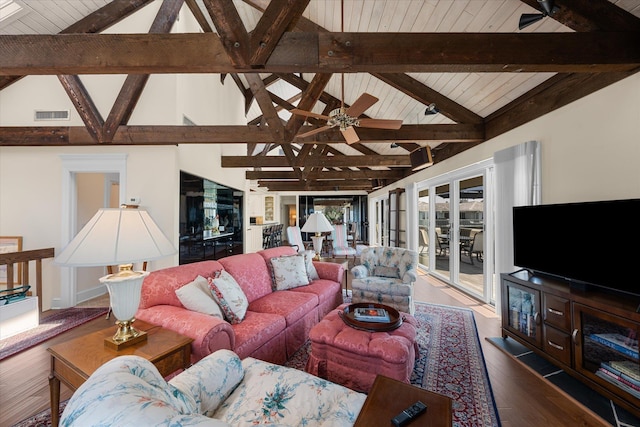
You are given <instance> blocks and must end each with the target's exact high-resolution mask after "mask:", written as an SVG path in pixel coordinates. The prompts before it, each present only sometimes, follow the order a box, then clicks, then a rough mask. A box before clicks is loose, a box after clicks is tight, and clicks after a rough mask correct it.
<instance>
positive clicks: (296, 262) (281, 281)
mask: <svg viewBox="0 0 640 427" xmlns="http://www.w3.org/2000/svg"><path fill="white" fill-rule="evenodd" d="M271 266H272V267H273V277H274V280H275V284H276V290H279V291H282V290H285V289H292V288H297V287H298V286H304V285H308V284H309V276H308V275H307V267H306V264H305V260H304V256H301V255H291V256H281V257H275V258H271Z"/></svg>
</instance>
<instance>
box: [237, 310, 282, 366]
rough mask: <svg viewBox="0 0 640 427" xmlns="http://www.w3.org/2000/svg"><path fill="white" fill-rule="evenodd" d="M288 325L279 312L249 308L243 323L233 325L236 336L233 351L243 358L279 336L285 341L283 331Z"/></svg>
mask: <svg viewBox="0 0 640 427" xmlns="http://www.w3.org/2000/svg"><path fill="white" fill-rule="evenodd" d="M286 327H287V322H286V320H285V319H284V317H283V316H281V315H279V314H272V313H257V312H255V311H250V310H249V311H247V315H246V317H245V318H244V320H243V321H242V322H241V323H238V324H235V325H233V326H232V328H233V332H234V333H235V336H236V343H235V346H234V348H233V351H234V352H236V353H237V354H238V356H240V358H241V359H242V358H244V357H247V356H249V355H251V354H253V353H254V352H255V351H256V350H258V349H259V348H260V347H262V346H263V345H264V344H265V343H267V342H269V341H270V340H272V339H274V338H276V337H277V336H282V338H283V343H284V334H283V331H284V330H285V329H286ZM283 350H284V349H283Z"/></svg>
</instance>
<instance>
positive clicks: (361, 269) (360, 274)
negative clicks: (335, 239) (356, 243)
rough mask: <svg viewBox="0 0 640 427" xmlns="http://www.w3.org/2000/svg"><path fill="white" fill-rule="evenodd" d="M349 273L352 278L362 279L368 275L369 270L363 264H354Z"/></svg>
mask: <svg viewBox="0 0 640 427" xmlns="http://www.w3.org/2000/svg"><path fill="white" fill-rule="evenodd" d="M351 274H353V278H354V279H364V278H365V277H367V276H368V275H369V270H367V267H365V266H364V265H362V264H361V265H356V266H355V267H353V268H352V269H351Z"/></svg>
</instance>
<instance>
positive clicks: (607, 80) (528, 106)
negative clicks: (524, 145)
mask: <svg viewBox="0 0 640 427" xmlns="http://www.w3.org/2000/svg"><path fill="white" fill-rule="evenodd" d="M637 71H640V69H639V70H637ZM637 71H636V72H637ZM632 74H634V72H629V73H603V74H575V73H572V74H558V75H556V76H553V77H551V78H550V79H548V80H547V81H545V82H543V83H542V84H541V85H539V86H537V87H536V88H534V89H532V90H530V91H529V92H527V93H525V94H524V95H522V96H520V97H519V98H517V99H515V100H514V101H512V102H510V103H509V104H507V105H506V106H504V107H503V108H501V109H499V110H497V111H495V112H494V113H492V114H490V115H489V116H487V117H486V118H485V123H486V124H485V128H486V130H485V132H486V138H487V139H491V138H494V137H496V136H498V135H501V134H503V133H505V132H507V131H509V130H511V129H514V128H516V127H518V126H521V125H523V124H525V123H528V122H530V121H531V120H534V119H536V118H538V117H540V116H542V115H544V114H547V113H549V112H551V111H554V110H557V109H558V108H560V107H563V106H565V105H568V104H570V103H571V102H573V101H575V100H578V99H580V98H582V97H583V96H586V95H589V94H590V93H593V92H595V91H596V90H599V89H602V88H604V87H607V86H609V85H610V84H613V83H615V82H617V81H620V80H622V79H625V78H627V77H629V76H631V75H632Z"/></svg>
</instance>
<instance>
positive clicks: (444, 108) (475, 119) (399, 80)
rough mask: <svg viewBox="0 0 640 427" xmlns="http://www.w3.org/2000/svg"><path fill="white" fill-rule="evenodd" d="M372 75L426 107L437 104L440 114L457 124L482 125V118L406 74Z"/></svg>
mask: <svg viewBox="0 0 640 427" xmlns="http://www.w3.org/2000/svg"><path fill="white" fill-rule="evenodd" d="M372 75H373V76H374V77H376V78H378V79H380V80H382V81H383V82H385V83H386V84H388V85H389V86H391V87H393V88H395V89H397V90H399V91H400V92H402V93H404V94H405V95H407V96H409V97H411V98H413V99H415V100H416V101H419V102H421V103H423V104H425V106H427V105H429V104H431V103H435V104H436V105H437V106H438V109H439V110H440V114H442V115H444V116H446V117H448V118H450V119H451V120H453V121H454V122H457V123H475V124H479V123H482V117H481V116H479V115H477V114H476V113H474V112H473V111H471V110H469V109H467V108H465V107H463V106H462V105H460V104H458V103H457V102H455V101H452V100H451V99H449V98H447V97H446V96H444V95H442V94H440V93H439V92H436V91H435V90H433V89H431V88H430V87H428V86H427V85H425V84H423V83H421V82H419V81H418V80H416V79H414V78H413V77H410V76H408V75H406V74H400V73H395V74H383V73H372Z"/></svg>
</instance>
